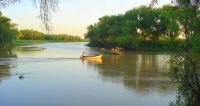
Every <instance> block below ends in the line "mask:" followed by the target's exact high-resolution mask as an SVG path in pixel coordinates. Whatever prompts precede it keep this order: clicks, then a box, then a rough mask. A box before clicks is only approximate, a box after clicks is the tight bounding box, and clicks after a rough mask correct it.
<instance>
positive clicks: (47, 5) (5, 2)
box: [0, 0, 59, 32]
mask: <svg viewBox="0 0 200 106" xmlns="http://www.w3.org/2000/svg"><path fill="white" fill-rule="evenodd" d="M21 1H22V0H0V7H1V8H6V7H8V6H10V5H12V4H15V3H16V2H21ZM32 2H33V4H34V6H35V7H36V8H39V9H40V14H39V18H40V19H41V21H42V22H43V25H44V28H45V30H46V31H47V32H49V31H51V30H52V22H51V17H52V13H53V12H55V11H56V10H57V9H58V3H59V0H32Z"/></svg>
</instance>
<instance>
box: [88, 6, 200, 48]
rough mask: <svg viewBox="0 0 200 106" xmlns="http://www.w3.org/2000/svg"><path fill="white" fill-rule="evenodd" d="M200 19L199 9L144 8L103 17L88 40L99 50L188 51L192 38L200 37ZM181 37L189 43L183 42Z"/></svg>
mask: <svg viewBox="0 0 200 106" xmlns="http://www.w3.org/2000/svg"><path fill="white" fill-rule="evenodd" d="M199 16H200V13H199V11H198V8H197V6H188V7H187V6H180V7H177V6H171V5H164V6H163V7H161V8H151V7H147V6H140V7H138V8H134V9H132V10H129V11H127V12H126V13H125V14H124V15H112V16H104V17H102V18H100V19H99V22H97V23H95V24H94V25H90V26H89V27H88V33H87V37H88V38H89V39H90V44H91V45H93V46H99V47H114V46H120V47H123V48H125V49H134V50H135V49H140V50H161V49H162V50H167V51H178V50H187V49H188V46H189V45H190V42H189V41H190V39H191V38H192V36H194V35H199V34H200V27H199V24H200V17H199ZM180 35H182V37H185V38H186V39H187V40H186V41H181V40H179V39H178V37H179V36H180ZM135 38H137V39H140V40H138V41H139V42H138V43H135ZM141 38H142V39H143V41H142V40H141ZM131 40H133V41H131ZM132 43H133V44H132ZM137 44H138V45H137ZM133 45H135V46H133ZM136 45H137V46H136ZM193 47H195V46H193ZM189 49H190V48H189Z"/></svg>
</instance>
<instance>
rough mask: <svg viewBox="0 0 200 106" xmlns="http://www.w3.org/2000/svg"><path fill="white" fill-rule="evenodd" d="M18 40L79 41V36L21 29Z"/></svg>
mask: <svg viewBox="0 0 200 106" xmlns="http://www.w3.org/2000/svg"><path fill="white" fill-rule="evenodd" d="M20 32H21V34H20V36H19V38H18V39H19V40H62V41H81V38H80V37H79V36H71V35H66V34H50V35H46V34H44V33H42V32H38V31H34V30H21V31H20Z"/></svg>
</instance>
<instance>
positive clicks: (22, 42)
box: [14, 39, 87, 46]
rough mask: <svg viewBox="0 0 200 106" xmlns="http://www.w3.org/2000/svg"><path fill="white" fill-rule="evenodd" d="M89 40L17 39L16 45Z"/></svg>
mask: <svg viewBox="0 0 200 106" xmlns="http://www.w3.org/2000/svg"><path fill="white" fill-rule="evenodd" d="M86 41H87V40H85V39H82V40H80V41H66V40H16V41H15V42H14V45H15V46H25V45H33V44H43V43H56V42H86Z"/></svg>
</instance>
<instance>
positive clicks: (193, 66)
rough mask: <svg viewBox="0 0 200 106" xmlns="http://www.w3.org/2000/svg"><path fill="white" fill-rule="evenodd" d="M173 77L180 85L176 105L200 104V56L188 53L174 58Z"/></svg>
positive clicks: (190, 105) (196, 105)
mask: <svg viewBox="0 0 200 106" xmlns="http://www.w3.org/2000/svg"><path fill="white" fill-rule="evenodd" d="M172 63H173V65H172V71H171V76H172V79H173V80H174V81H175V82H176V83H177V85H178V95H177V100H176V102H174V103H172V104H171V105H174V106H200V56H199V54H198V55H192V54H189V55H188V54H187V55H186V56H175V57H173V59H172Z"/></svg>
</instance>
